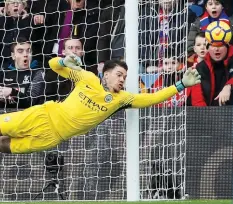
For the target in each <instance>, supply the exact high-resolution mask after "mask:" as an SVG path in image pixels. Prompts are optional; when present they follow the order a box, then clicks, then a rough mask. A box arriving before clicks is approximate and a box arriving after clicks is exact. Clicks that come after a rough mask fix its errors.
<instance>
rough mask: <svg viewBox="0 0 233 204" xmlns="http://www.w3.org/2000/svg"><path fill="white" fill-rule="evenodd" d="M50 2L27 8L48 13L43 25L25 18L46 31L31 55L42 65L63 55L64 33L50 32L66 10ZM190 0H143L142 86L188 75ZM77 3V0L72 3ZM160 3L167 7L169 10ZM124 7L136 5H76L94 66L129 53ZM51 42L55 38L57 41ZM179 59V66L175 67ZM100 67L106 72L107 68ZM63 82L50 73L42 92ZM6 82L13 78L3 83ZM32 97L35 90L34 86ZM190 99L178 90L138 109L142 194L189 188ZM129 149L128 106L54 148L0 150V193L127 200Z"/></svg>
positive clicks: (178, 193)
mask: <svg viewBox="0 0 233 204" xmlns="http://www.w3.org/2000/svg"><path fill="white" fill-rule="evenodd" d="M45 2H46V3H45V4H44V5H43V8H42V9H41V10H39V11H37V10H35V5H34V7H33V4H34V3H36V1H32V4H31V5H28V8H27V12H28V14H31V13H32V14H33V15H36V14H42V15H44V17H45V23H42V24H41V25H40V24H39V23H38V22H37V23H38V25H36V26H35V25H32V21H31V23H29V24H28V25H25V26H26V28H27V29H28V28H30V29H32V30H33V29H34V31H35V30H36V32H37V34H38V33H39V32H41V33H42V34H43V35H42V36H41V38H40V39H38V38H37V39H36V40H34V39H31V42H32V43H34V44H33V46H34V48H37V49H35V50H36V51H37V52H36V53H34V55H33V56H34V57H35V58H36V59H37V60H38V61H40V62H41V63H42V64H43V65H42V67H43V69H44V70H45V71H48V69H49V68H48V65H47V63H46V62H47V60H48V59H49V58H50V57H53V56H56V55H59V45H60V41H61V38H62V37H61V35H59V33H57V34H56V38H54V39H51V38H50V34H52V32H53V31H54V30H53V29H55V30H56V29H57V30H59V29H58V27H59V25H61V22H65V18H63V17H62V16H63V15H62V14H64V13H66V11H65V9H61V6H62V5H63V4H62V3H64V2H63V1H62V0H60V1H58V3H57V4H56V5H55V6H54V5H53V4H51V5H48V1H45ZM51 2H52V1H51ZM70 2H72V1H70ZM80 2H81V3H82V0H81V1H77V5H79V3H80ZM87 2H88V1H87ZM174 2H175V3H174ZM81 3H80V4H81ZM186 3H187V2H186V0H159V1H153V0H140V1H139V4H138V11H139V19H138V25H139V74H138V78H139V90H140V92H142V93H145V92H147V93H153V92H156V91H157V90H159V89H161V88H163V87H166V86H168V85H169V84H170V83H173V82H174V80H175V79H178V78H179V77H181V76H182V72H183V70H184V69H185V67H186V60H185V58H186V54H185V53H186V36H187V27H188V25H187V20H188V19H187V16H188V14H187V8H186ZM102 4H103V5H102ZM77 5H76V4H73V7H75V6H77ZM40 6H41V5H40ZM162 8H164V9H165V10H166V11H168V12H164V9H162ZM25 9H26V8H25ZM125 9H130V8H125V6H124V4H123V1H121V3H118V4H117V3H116V2H115V1H113V2H112V3H109V2H108V3H106V4H104V3H103V1H102V3H100V2H99V3H98V4H97V5H95V6H93V5H91V4H88V3H87V5H86V6H85V5H84V9H77V10H76V11H75V12H73V21H75V18H76V17H75V15H77V16H82V18H83V19H82V21H80V22H79V21H78V22H79V24H76V26H73V27H72V30H71V33H73V35H77V36H79V35H81V34H82V35H81V36H82V37H81V42H82V44H83V47H84V56H83V64H84V68H85V69H88V70H92V71H93V70H94V71H95V70H97V64H101V62H104V60H108V58H109V59H111V58H118V59H124V56H125V54H129V53H124V49H125V21H124V18H125V16H124V14H125ZM23 12H24V11H23ZM54 14H56V15H54ZM53 15H54V16H53ZM3 17H4V16H1V17H0V18H3ZM7 18H10V17H6V16H5V19H7ZM46 18H47V19H46ZM51 19H52V20H51ZM33 20H35V19H33ZM6 22H7V21H5V24H6ZM5 24H4V25H5ZM68 24H70V25H71V24H72V23H68ZM80 25H82V26H80ZM79 26H80V27H79ZM9 27H10V26H9V25H5V27H4V26H3V27H1V28H0V32H1V33H2V35H3V36H4V37H6V36H7V32H9V31H11V30H12V28H9ZM61 27H62V26H61ZM41 28H43V30H42V31H41V30H40V29H41ZM7 29H9V30H7ZM21 29H24V27H22V25H21V24H20V23H19V22H18V24H17V30H18V31H20V30H21ZM30 32H31V33H30V35H29V36H30V37H32V36H33V35H31V34H32V33H33V31H30ZM60 32H61V29H60ZM75 33H76V34H75ZM77 33H79V34H77ZM80 33H81V34H80ZM90 33H92V35H90ZM60 34H61V33H60ZM77 36H76V37H77ZM1 39H2V40H1V42H0V48H1V49H2V48H3V49H4V47H6V46H9V45H10V44H11V42H5V41H4V39H5V38H1ZM48 42H49V43H51V42H52V44H53V46H52V48H51V49H49V47H50V46H49V45H50V44H48ZM93 42H94V44H93ZM126 43H127V41H126ZM119 45H120V46H119ZM38 47H39V49H38ZM40 48H41V49H40ZM3 49H2V50H3ZM2 50H1V51H0V52H1V58H2V59H3V60H2V61H1V64H2V66H4V59H6V58H7V57H8V58H10V56H5V55H4V54H5V53H4V52H3V51H2ZM49 50H50V51H49ZM60 54H61V53H60ZM93 56H94V57H93ZM174 61H175V62H174ZM165 63H166V64H170V65H169V66H170V68H167V70H165V69H162V67H163V65H164V64H165ZM177 64H179V66H177ZM174 66H175V69H174V70H173V71H171V70H172V69H173V68H174ZM93 67H94V68H93ZM132 68H133V67H130V69H132ZM169 70H170V71H169ZM11 71H12V72H13V71H16V70H14V69H10V70H9V69H3V73H4V74H3V75H2V76H3V79H1V80H3V83H4V79H6V73H8V72H11ZM16 72H17V71H16ZM98 74H99V76H101V73H98ZM29 78H30V77H29ZM5 81H6V80H5ZM20 83H23V82H20ZM52 83H56V84H57V86H56V88H57V90H56V92H55V93H54V92H53V93H51V95H49V96H48V95H46V88H48V87H49V86H50V85H51V84H52ZM61 83H64V79H60V78H59V77H56V78H55V79H54V78H53V80H50V81H46V85H45V87H44V89H45V90H44V91H43V93H42V96H43V97H44V99H49V98H50V97H51V96H56V97H57V96H58V98H56V99H61V98H62V97H63V95H62V93H61V92H59V89H60V84H61ZM7 85H8V86H9V85H11V84H9V83H8V84H6V85H5V86H7ZM64 95H65V94H64ZM61 96H62V97H61ZM28 97H31V98H33V97H34V96H32V95H31V94H29V95H28ZM184 101H185V94H183V95H182V94H180V95H177V96H175V97H173V98H171V99H170V100H169V101H167V102H164V103H162V104H161V105H160V106H154V107H151V108H147V109H142V110H140V118H139V120H140V129H139V132H140V135H139V137H140V161H139V162H140V198H141V199H175V198H176V199H179V198H182V197H183V196H184V194H185V171H186V168H185V154H186V152H185V151H186V150H185V145H186V139H185V134H186V132H185V130H186V109H185V102H184ZM30 103H32V102H31V101H30ZM19 109H20V108H19V106H17V105H16V108H13V109H8V106H6V105H5V106H3V109H2V112H9V111H15V110H19ZM19 128H20V127H19ZM126 151H127V149H126V114H125V112H124V111H120V112H118V113H117V114H115V115H114V116H112V117H111V118H109V119H107V120H106V121H105V122H103V123H102V124H100V125H99V126H98V127H97V128H95V129H93V130H92V131H90V132H89V133H88V134H86V135H85V136H79V137H74V138H72V139H71V140H69V141H66V142H64V143H63V144H61V145H59V146H58V147H56V148H54V149H52V150H49V151H46V152H40V153H32V154H25V155H9V154H0V177H1V179H0V200H3V201H19V200H63V199H65V200H125V199H127V188H126V183H127V178H126Z"/></svg>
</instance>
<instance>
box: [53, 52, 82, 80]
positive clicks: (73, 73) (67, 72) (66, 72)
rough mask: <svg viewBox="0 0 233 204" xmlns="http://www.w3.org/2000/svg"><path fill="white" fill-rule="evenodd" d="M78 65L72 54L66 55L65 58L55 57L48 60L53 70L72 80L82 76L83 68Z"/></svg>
mask: <svg viewBox="0 0 233 204" xmlns="http://www.w3.org/2000/svg"><path fill="white" fill-rule="evenodd" d="M79 65H80V64H79V62H77V60H76V59H75V58H74V56H67V57H65V58H60V57H55V58H53V59H51V60H49V66H50V68H51V69H52V70H53V71H54V72H56V73H58V74H59V75H60V76H62V77H64V78H68V79H70V80H72V81H74V82H78V81H80V79H81V78H82V72H83V71H84V70H83V69H82V68H81V67H80V66H79Z"/></svg>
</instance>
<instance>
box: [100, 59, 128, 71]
mask: <svg viewBox="0 0 233 204" xmlns="http://www.w3.org/2000/svg"><path fill="white" fill-rule="evenodd" d="M116 66H119V67H122V68H124V69H125V70H126V71H128V66H127V64H126V62H124V61H121V60H117V59H112V60H108V61H106V62H105V63H104V67H103V73H104V72H106V71H109V70H113V69H114V68H115V67H116Z"/></svg>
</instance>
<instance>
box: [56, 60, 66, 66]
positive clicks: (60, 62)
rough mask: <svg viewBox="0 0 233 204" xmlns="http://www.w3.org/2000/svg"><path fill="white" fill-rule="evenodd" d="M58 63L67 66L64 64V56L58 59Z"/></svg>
mask: <svg viewBox="0 0 233 204" xmlns="http://www.w3.org/2000/svg"><path fill="white" fill-rule="evenodd" d="M58 64H59V65H60V66H62V67H65V64H64V62H63V58H61V59H59V60H58Z"/></svg>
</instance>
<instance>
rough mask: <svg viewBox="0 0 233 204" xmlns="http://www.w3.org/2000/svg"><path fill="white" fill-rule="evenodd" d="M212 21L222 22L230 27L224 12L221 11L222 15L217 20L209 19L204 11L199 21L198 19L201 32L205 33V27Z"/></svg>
mask: <svg viewBox="0 0 233 204" xmlns="http://www.w3.org/2000/svg"><path fill="white" fill-rule="evenodd" d="M213 21H223V22H225V23H227V24H228V25H230V21H229V17H228V16H227V14H226V13H225V11H222V13H221V14H220V16H219V17H218V18H212V17H210V15H209V13H208V12H207V11H205V13H204V14H203V15H202V16H201V19H200V28H201V30H202V31H205V30H206V28H207V26H208V25H209V24H210V23H212V22H213Z"/></svg>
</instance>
